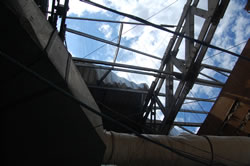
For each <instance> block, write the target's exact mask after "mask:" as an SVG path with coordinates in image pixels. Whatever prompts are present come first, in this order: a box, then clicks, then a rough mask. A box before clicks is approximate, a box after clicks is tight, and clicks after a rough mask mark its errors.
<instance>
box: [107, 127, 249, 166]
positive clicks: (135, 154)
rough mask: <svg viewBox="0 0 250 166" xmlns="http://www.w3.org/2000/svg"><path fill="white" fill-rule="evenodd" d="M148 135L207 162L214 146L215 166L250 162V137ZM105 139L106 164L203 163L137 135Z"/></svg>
mask: <svg viewBox="0 0 250 166" xmlns="http://www.w3.org/2000/svg"><path fill="white" fill-rule="evenodd" d="M145 136H147V137H149V138H150V139H153V140H155V141H158V142H160V143H162V144H164V145H167V146H169V147H172V148H174V149H178V150H181V151H184V152H187V153H188V154H192V155H195V156H199V157H201V158H203V159H206V160H205V161H206V162H207V163H208V165H209V164H210V162H211V159H212V153H211V145H212V148H213V158H214V159H213V165H218V163H222V164H223V165H227V166H240V165H242V166H243V165H244V166H246V165H248V166H249V165H250V138H249V137H240V136H230V137H227V136H207V138H208V139H207V138H205V137H203V136H197V135H183V136H175V137H173V136H164V135H145ZM104 140H105V143H106V152H105V155H104V158H103V163H106V164H115V165H118V166H123V165H124V166H125V165H126V166H140V165H143V166H166V165H167V166H172V165H175V166H176V165H192V166H195V165H203V164H201V163H198V162H195V161H192V160H190V159H187V158H185V157H181V156H179V155H177V154H175V153H172V152H170V151H169V150H167V149H164V148H163V147H160V146H158V145H156V144H153V143H151V142H148V141H147V140H144V139H141V138H139V137H137V136H134V135H129V134H121V133H115V132H112V133H110V132H106V134H105V139H104ZM209 141H210V142H211V145H210V143H209Z"/></svg>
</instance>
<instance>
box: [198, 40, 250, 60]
mask: <svg viewBox="0 0 250 166" xmlns="http://www.w3.org/2000/svg"><path fill="white" fill-rule="evenodd" d="M247 41H248V40H245V41H243V42H240V43H238V44H236V45H234V46H232V47H229V48H227V49H228V50H231V49H233V48H235V47H238V46H239V45H241V44H244V43H246V42H247ZM221 53H223V51H221V52H218V53H217V54H214V55H211V56H209V57H207V58H205V59H203V62H204V61H206V60H208V59H210V58H212V57H214V56H216V55H219V54H221Z"/></svg>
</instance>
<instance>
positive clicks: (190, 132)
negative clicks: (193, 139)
mask: <svg viewBox="0 0 250 166" xmlns="http://www.w3.org/2000/svg"><path fill="white" fill-rule="evenodd" d="M177 127H179V128H180V129H182V130H184V131H186V132H188V133H189V134H195V133H193V132H192V131H190V130H188V129H186V128H185V127H182V126H177Z"/></svg>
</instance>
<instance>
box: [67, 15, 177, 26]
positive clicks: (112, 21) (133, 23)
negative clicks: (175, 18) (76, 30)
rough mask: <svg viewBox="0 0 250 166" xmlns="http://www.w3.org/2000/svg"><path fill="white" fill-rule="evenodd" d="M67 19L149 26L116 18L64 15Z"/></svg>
mask: <svg viewBox="0 0 250 166" xmlns="http://www.w3.org/2000/svg"><path fill="white" fill-rule="evenodd" d="M66 18H67V19H73V20H86V21H97V22H109V23H118V24H132V25H144V26H150V25H147V24H143V23H138V22H127V21H116V20H106V19H93V18H84V17H70V16H68V17H66ZM160 26H162V27H169V28H175V27H176V25H166V24H160Z"/></svg>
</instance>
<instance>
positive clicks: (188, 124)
mask: <svg viewBox="0 0 250 166" xmlns="http://www.w3.org/2000/svg"><path fill="white" fill-rule="evenodd" d="M173 125H174V126H190V127H200V126H201V125H202V123H191V122H174V123H173Z"/></svg>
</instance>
